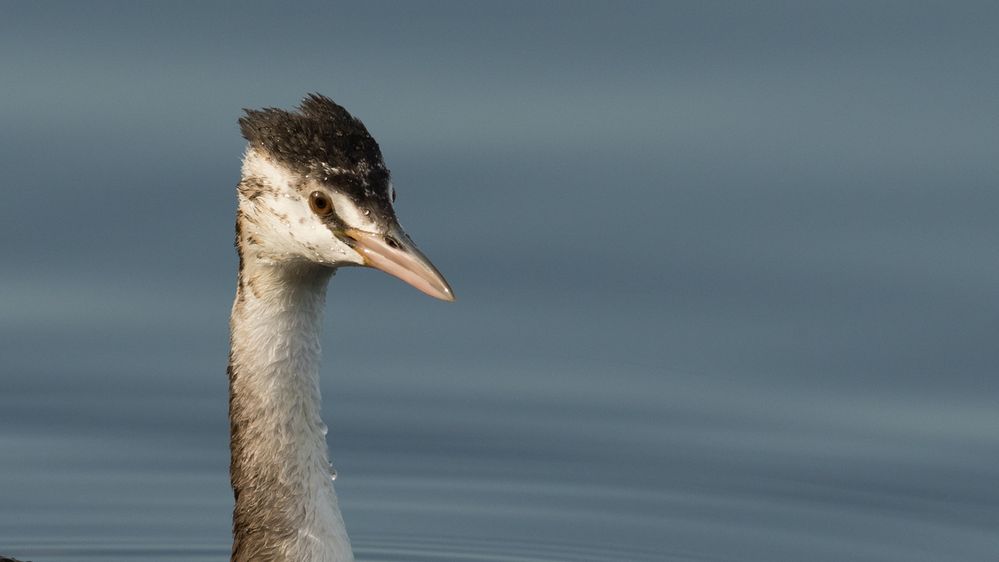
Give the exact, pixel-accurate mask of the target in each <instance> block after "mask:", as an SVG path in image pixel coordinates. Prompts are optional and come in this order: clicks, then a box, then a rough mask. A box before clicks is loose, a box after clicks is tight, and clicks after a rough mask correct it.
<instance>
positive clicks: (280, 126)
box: [239, 94, 389, 197]
mask: <svg viewBox="0 0 999 562" xmlns="http://www.w3.org/2000/svg"><path fill="white" fill-rule="evenodd" d="M244 111H245V112H246V115H245V116H243V117H241V118H240V119H239V128H240V130H241V131H242V133H243V137H245V138H246V140H248V141H249V142H250V146H251V147H253V148H256V149H261V150H263V151H265V152H266V153H267V154H269V155H271V156H272V157H273V158H275V159H277V160H278V161H280V162H281V163H283V164H284V165H286V166H288V167H289V168H291V169H292V170H294V171H295V172H297V173H300V174H302V175H303V176H304V175H313V174H314V175H315V176H314V177H316V178H317V179H320V180H323V181H330V182H332V183H336V184H337V185H339V186H340V187H344V188H348V189H350V190H351V191H356V190H363V195H365V196H366V197H371V196H372V195H378V196H386V197H387V196H388V180H389V171H388V169H387V168H386V167H385V163H384V161H383V160H382V151H381V149H380V148H379V147H378V143H377V142H375V139H373V138H372V137H371V134H370V133H368V130H367V128H365V127H364V124H363V123H361V121H360V120H359V119H356V118H355V117H353V116H352V115H351V114H350V113H348V112H347V110H346V109H344V108H343V107H341V106H339V105H337V104H336V103H335V102H334V101H333V100H331V99H329V98H327V97H325V96H322V95H320V94H310V95H308V96H307V97H306V98H305V99H304V100H302V103H301V105H300V106H299V108H298V110H297V111H286V110H283V109H277V108H273V107H268V108H264V109H244ZM351 188H353V189H351ZM358 195H361V194H360V193H359V194H358Z"/></svg>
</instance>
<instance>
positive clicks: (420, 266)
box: [344, 223, 455, 302]
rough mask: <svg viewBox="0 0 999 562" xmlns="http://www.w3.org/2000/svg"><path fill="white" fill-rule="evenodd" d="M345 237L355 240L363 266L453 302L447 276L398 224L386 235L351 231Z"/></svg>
mask: <svg viewBox="0 0 999 562" xmlns="http://www.w3.org/2000/svg"><path fill="white" fill-rule="evenodd" d="M344 234H345V235H347V236H349V237H350V238H351V239H353V240H354V242H355V244H354V250H355V251H357V253H359V254H361V257H363V258H364V265H367V266H369V267H373V268H375V269H380V270H382V271H384V272H385V273H388V274H389V275H394V276H396V277H398V278H399V279H402V280H403V281H405V282H406V283H409V284H410V285H412V286H414V287H416V288H417V289H419V290H421V291H423V292H424V293H426V294H428V295H430V296H432V297H435V298H438V299H441V300H443V301H448V302H451V301H454V299H455V297H454V291H452V290H451V286H450V285H448V284H447V281H446V280H445V279H444V276H443V275H441V272H440V271H437V268H436V267H434V264H432V263H430V260H429V259H427V256H425V255H423V252H421V251H420V250H419V249H418V248H417V247H416V245H415V244H413V241H412V240H410V239H409V236H407V235H406V233H405V232H404V231H403V230H402V227H400V226H399V225H398V223H396V224H394V225H393V226H392V228H390V229H389V232H388V233H386V234H378V233H375V232H365V231H363V230H355V229H348V230H346V231H344Z"/></svg>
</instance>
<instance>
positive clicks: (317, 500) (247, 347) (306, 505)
mask: <svg viewBox="0 0 999 562" xmlns="http://www.w3.org/2000/svg"><path fill="white" fill-rule="evenodd" d="M241 244H242V241H241V240H239V239H238V238H237V249H239V250H240V252H239V253H240V275H239V284H238V288H237V291H236V300H235V302H234V304H233V309H232V318H231V324H230V327H231V346H232V347H231V351H230V357H229V422H230V438H231V441H230V448H231V453H232V460H231V465H230V477H231V480H232V487H233V492H234V495H235V499H236V502H235V503H236V505H235V510H234V511H233V550H232V561H233V562H244V561H249V560H308V561H317V562H318V561H323V562H344V561H351V560H353V555H352V554H351V549H350V542H349V540H348V538H347V532H346V529H345V527H344V524H343V519H342V517H341V515H340V510H339V507H338V505H337V499H336V494H335V492H334V490H333V482H332V478H331V471H330V465H329V456H328V453H327V449H326V425H325V424H324V423H323V421H322V419H321V417H320V392H319V361H320V328H321V322H322V314H323V309H324V304H325V299H326V286H327V283H328V281H329V278H330V276H331V275H332V270H330V269H328V268H322V267H318V266H315V265H312V264H304V263H302V264H287V263H284V264H275V263H274V262H267V261H263V260H256V259H255V258H254V257H253V256H247V255H245V252H243V251H242V245H241Z"/></svg>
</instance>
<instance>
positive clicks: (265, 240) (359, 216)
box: [239, 150, 385, 267]
mask: <svg viewBox="0 0 999 562" xmlns="http://www.w3.org/2000/svg"><path fill="white" fill-rule="evenodd" d="M243 177H244V178H258V179H259V180H260V182H261V183H262V184H263V186H265V188H262V189H260V190H259V191H257V190H246V191H243V190H241V191H240V193H239V208H240V210H241V212H242V213H243V215H244V216H245V218H246V221H245V224H244V228H245V229H246V230H247V232H246V236H247V240H251V241H252V242H251V243H248V244H247V245H246V247H245V248H244V251H250V252H258V256H257V257H259V258H261V259H263V260H266V261H287V260H300V259H304V260H308V261H311V262H315V263H319V264H323V265H329V266H334V267H335V266H342V265H364V258H363V257H362V256H361V255H360V254H359V253H358V252H357V251H355V250H354V249H353V248H352V247H351V245H348V243H347V242H345V241H344V240H343V239H341V238H340V237H338V236H337V235H336V234H335V233H334V232H333V231H332V230H331V229H330V227H329V225H328V224H327V222H326V221H325V220H324V219H323V215H321V214H319V213H317V211H316V210H315V209H313V206H312V205H311V204H310V196H311V195H312V194H313V193H318V194H321V195H322V196H323V198H324V199H325V202H326V204H328V205H332V209H331V210H332V211H333V212H334V213H336V215H337V216H338V217H339V219H340V221H341V222H342V223H344V224H345V225H346V226H347V227H349V228H351V229H356V230H359V231H365V232H372V233H376V232H384V231H385V228H384V227H379V226H378V225H376V224H375V222H374V221H372V220H371V219H370V218H369V217H368V216H365V214H364V211H363V210H361V209H359V208H358V207H357V206H356V205H355V204H354V203H353V202H352V200H351V199H350V198H349V197H347V196H345V195H342V194H338V193H336V192H334V191H333V190H331V189H329V188H328V187H327V186H325V185H322V183H321V182H318V181H309V180H306V182H305V183H304V184H302V183H301V181H300V178H296V177H293V175H292V174H291V172H290V171H288V170H287V169H286V168H285V167H284V166H281V165H280V164H278V163H276V162H274V161H273V160H271V159H269V158H267V157H266V156H264V155H262V154H259V153H257V152H256V151H254V150H250V151H248V152H247V154H246V157H245V159H244V162H243ZM251 186H252V184H251Z"/></svg>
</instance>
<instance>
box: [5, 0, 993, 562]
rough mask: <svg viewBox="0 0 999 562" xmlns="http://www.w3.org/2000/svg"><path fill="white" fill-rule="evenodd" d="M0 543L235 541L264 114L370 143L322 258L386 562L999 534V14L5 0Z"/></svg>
mask: <svg viewBox="0 0 999 562" xmlns="http://www.w3.org/2000/svg"><path fill="white" fill-rule="evenodd" d="M3 13H4V15H3V18H2V20H0V102H2V103H0V171H2V178H3V182H2V203H0V255H2V257H3V261H2V266H0V506H2V508H0V554H9V555H15V556H17V557H18V558H22V559H31V560H33V561H34V562H47V561H48V562H59V561H75V562H80V561H90V560H164V561H167V560H171V561H173V560H188V561H193V560H225V559H227V556H228V549H229V544H230V535H229V532H230V517H231V503H232V495H231V491H230V489H229V482H228V473H227V468H228V460H229V453H228V448H227V447H228V433H227V432H228V425H227V418H226V407H227V394H226V392H227V391H226V375H225V368H226V361H227V352H228V315H229V308H230V305H231V300H232V297H233V295H234V290H235V277H236V254H235V252H234V250H233V247H232V240H233V223H234V209H235V185H236V182H237V180H238V178H239V167H240V157H241V153H242V150H243V147H244V141H243V140H242V139H241V138H240V135H239V131H238V129H237V126H236V119H237V118H238V117H239V115H240V110H241V108H243V107H249V108H256V107H263V106H277V107H292V106H294V105H296V104H297V103H298V102H299V100H300V99H301V98H302V97H303V95H305V94H306V93H307V92H321V93H323V94H326V95H328V96H330V97H332V98H334V99H335V100H337V101H338V102H339V103H341V104H343V105H344V106H346V107H347V108H348V109H349V110H350V111H351V112H352V113H353V114H355V115H356V116H358V117H360V118H361V119H362V120H363V121H364V122H365V124H366V125H367V126H368V128H369V129H370V131H371V132H372V133H373V135H374V136H375V138H376V139H378V141H379V142H380V144H381V146H382V149H383V152H384V153H385V157H386V161H387V162H388V164H389V167H390V168H391V169H392V171H393V175H394V180H395V186H396V188H397V190H398V193H399V200H398V202H397V204H396V208H397V210H398V212H399V215H400V217H401V219H402V221H403V223H404V224H405V225H406V227H407V230H409V232H410V234H411V235H412V236H413V238H414V239H415V240H416V241H417V243H418V244H419V245H420V246H421V248H422V249H423V250H424V251H425V252H426V253H427V254H428V255H429V256H430V257H431V258H432V259H433V260H434V262H435V263H436V264H437V265H438V267H439V268H440V269H441V270H442V271H443V272H444V273H445V274H446V275H447V277H448V278H449V280H450V281H451V284H452V285H453V286H454V288H455V291H456V293H457V295H458V297H459V300H458V302H457V303H455V304H454V305H444V304H442V303H440V302H437V301H434V300H432V299H429V298H426V297H425V296H423V295H421V294H419V293H417V292H416V291H415V290H413V289H411V288H410V287H408V286H406V285H404V284H403V283H401V282H399V281H397V280H395V279H393V278H390V277H388V276H386V275H384V274H382V273H380V272H376V271H371V270H360V269H351V270H344V271H341V272H340V273H339V274H338V275H337V276H336V277H335V278H334V280H333V284H332V286H331V289H330V298H329V306H328V308H329V311H328V315H327V321H326V325H325V328H324V329H325V334H324V350H325V353H326V359H325V363H324V367H323V383H322V384H323V394H324V398H325V402H324V417H325V419H326V421H327V422H328V423H329V425H330V427H331V431H330V435H329V444H330V447H331V451H332V456H333V459H334V463H335V465H336V468H337V470H338V471H339V474H340V477H339V479H338V480H337V489H338V492H339V494H340V497H341V507H342V508H343V511H344V517H345V520H346V521H347V527H348V530H349V531H350V532H351V537H352V540H353V543H354V547H355V550H356V552H357V555H358V558H359V559H361V560H367V561H374V560H396V561H424V560H504V561H528V560H530V561H555V560H559V561H561V560H583V561H586V560H622V561H631V562H637V561H642V560H712V561H720V560H725V561H748V560H753V561H774V560H808V561H842V560H861V561H867V560H871V561H873V560H879V561H906V562H913V561H942V560H947V561H959V560H960V561H966V560H969V561H970V560H995V559H996V555H997V552H999V487H997V486H996V483H997V482H999V434H997V431H996V430H997V428H999V408H997V407H999V394H997V393H999V384H997V381H996V375H997V373H996V368H997V366H999V346H996V344H995V340H996V336H997V328H999V322H997V320H999V298H997V297H999V294H997V291H999V255H997V248H999V227H997V225H996V219H995V217H996V213H997V210H999V190H997V189H996V187H997V179H999V159H997V157H996V156H997V148H999V95H997V92H999V62H997V61H999V34H997V33H996V29H997V28H999V8H997V6H996V5H995V4H994V3H989V2H982V3H974V2H949V3H945V2H869V1H863V2H758V3H742V2H686V3H676V2H650V3H641V2H629V3H552V2H502V3H500V2H496V3H469V2H454V3H441V2H426V3H402V2H399V3H380V2H369V3H364V5H363V6H362V5H360V3H349V4H345V3H296V4H294V5H286V4H278V3H259V2H249V3H231V4H229V3H218V4H201V3H168V4H167V3H164V4H151V3H150V4H145V3H142V4H139V3H125V2H121V3H106V2H87V3H77V2H66V3H56V2H38V3H28V2H5V3H4V5H3Z"/></svg>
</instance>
